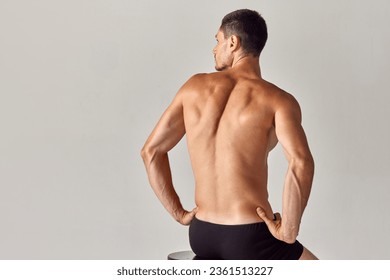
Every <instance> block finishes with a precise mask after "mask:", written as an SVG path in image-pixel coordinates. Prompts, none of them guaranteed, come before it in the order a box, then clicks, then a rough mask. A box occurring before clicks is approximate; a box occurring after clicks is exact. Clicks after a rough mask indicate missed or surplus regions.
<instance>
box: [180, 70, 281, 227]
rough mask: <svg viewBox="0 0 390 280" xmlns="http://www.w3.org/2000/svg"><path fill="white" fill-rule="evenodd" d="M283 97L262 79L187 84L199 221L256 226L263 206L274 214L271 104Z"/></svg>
mask: <svg viewBox="0 0 390 280" xmlns="http://www.w3.org/2000/svg"><path fill="white" fill-rule="evenodd" d="M281 94H282V91H281V90H279V89H277V88H276V87H275V86H273V85H271V84H269V83H267V82H265V81H263V80H261V79H260V78H258V77H253V78H246V77H242V76H241V77H240V76H238V75H235V74H234V72H233V71H224V72H220V73H213V74H202V75H197V76H195V77H193V78H192V79H191V80H190V81H189V86H188V87H187V91H186V93H185V95H184V99H183V113H184V122H185V128H186V134H187V143H188V149H189V153H190V157H191V162H192V167H193V171H194V176H195V182H196V193H195V194H196V198H195V199H196V205H197V206H198V207H199V210H198V214H197V216H198V217H199V218H200V219H204V220H208V221H211V222H216V223H230V224H231V223H241V224H242V223H249V222H255V221H259V219H260V218H259V217H258V215H257V213H256V207H258V206H259V205H260V206H262V207H263V208H264V209H266V211H267V212H270V213H272V209H271V207H270V205H269V203H268V193H267V156H268V152H269V151H270V150H271V149H272V148H273V147H274V146H275V144H276V137H275V131H274V124H273V122H274V113H275V112H274V110H275V108H274V104H273V103H274V101H275V100H277V99H278V96H280V95H281Z"/></svg>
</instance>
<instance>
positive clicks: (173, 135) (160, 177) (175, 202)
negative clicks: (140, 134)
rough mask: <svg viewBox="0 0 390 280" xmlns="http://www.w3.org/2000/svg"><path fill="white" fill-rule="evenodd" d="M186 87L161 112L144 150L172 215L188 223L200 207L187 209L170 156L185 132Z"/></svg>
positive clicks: (151, 179) (151, 177)
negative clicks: (170, 152) (177, 191)
mask: <svg viewBox="0 0 390 280" xmlns="http://www.w3.org/2000/svg"><path fill="white" fill-rule="evenodd" d="M183 93H184V87H183V88H182V89H181V90H180V91H179V92H178V93H177V95H176V96H175V98H174V99H173V101H172V103H171V104H170V105H169V107H168V108H167V109H166V110H165V112H164V113H163V115H162V116H161V118H160V120H159V122H158V123H157V125H156V127H155V128H154V129H153V131H152V133H151V134H150V136H149V138H148V139H147V140H146V143H145V145H144V147H143V148H142V150H141V156H142V158H143V161H144V164H145V168H146V171H147V174H148V178H149V182H150V185H151V186H152V189H153V191H154V192H155V194H156V195H157V197H158V199H159V200H160V201H161V203H162V204H163V206H164V207H165V209H166V210H167V211H168V212H169V214H171V216H172V217H173V218H174V219H175V220H176V221H178V222H179V223H181V224H184V225H188V224H189V223H190V222H191V220H192V218H193V216H194V215H195V212H196V209H194V210H192V211H191V212H188V211H186V210H184V208H183V206H182V204H181V202H180V199H179V196H178V195H177V193H176V191H175V189H174V186H173V183H172V175H171V169H170V165H169V159H168V151H170V150H171V149H172V148H173V147H174V146H175V145H176V144H177V143H178V142H179V141H180V140H181V139H182V137H183V136H184V134H185V126H184V117H183V100H182V99H183Z"/></svg>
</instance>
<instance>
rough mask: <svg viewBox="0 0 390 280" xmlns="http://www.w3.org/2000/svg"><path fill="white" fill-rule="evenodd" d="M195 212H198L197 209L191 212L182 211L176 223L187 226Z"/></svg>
mask: <svg viewBox="0 0 390 280" xmlns="http://www.w3.org/2000/svg"><path fill="white" fill-rule="evenodd" d="M197 211H198V207H195V208H194V209H192V211H191V212H188V211H186V210H184V212H183V214H182V216H181V217H180V219H179V220H178V222H179V223H180V224H182V225H184V226H188V225H189V224H190V223H191V221H192V219H193V218H194V217H195V214H196V212H197Z"/></svg>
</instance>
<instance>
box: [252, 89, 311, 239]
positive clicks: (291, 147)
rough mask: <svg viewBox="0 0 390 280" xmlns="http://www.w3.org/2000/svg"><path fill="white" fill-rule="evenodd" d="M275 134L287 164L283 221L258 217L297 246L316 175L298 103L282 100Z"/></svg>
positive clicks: (282, 237)
mask: <svg viewBox="0 0 390 280" xmlns="http://www.w3.org/2000/svg"><path fill="white" fill-rule="evenodd" d="M275 131H276V135H277V137H278V140H279V142H280V143H281V145H282V147H283V150H284V152H285V155H286V158H287V160H288V170H287V175H286V178H285V184H284V190H283V205H282V218H280V217H279V218H278V219H277V220H276V221H272V220H270V219H269V217H265V214H264V211H262V210H261V209H260V210H258V213H259V215H260V217H261V218H263V220H264V221H265V222H267V224H268V226H269V227H270V231H271V232H272V233H273V234H274V236H275V237H276V238H278V239H280V240H282V241H285V242H287V243H294V242H295V240H296V237H297V236H298V232H299V225H300V223H301V218H302V215H303V211H304V210H305V207H306V205H307V202H308V199H309V195H310V190H311V185H312V182H313V175H314V161H313V157H312V155H311V153H310V150H309V146H308V143H307V140H306V135H305V132H304V130H303V128H302V126H301V111H300V107H299V104H298V102H297V101H296V100H295V99H294V98H293V97H292V96H291V95H287V96H285V97H283V100H281V102H280V104H278V106H277V110H276V112H275Z"/></svg>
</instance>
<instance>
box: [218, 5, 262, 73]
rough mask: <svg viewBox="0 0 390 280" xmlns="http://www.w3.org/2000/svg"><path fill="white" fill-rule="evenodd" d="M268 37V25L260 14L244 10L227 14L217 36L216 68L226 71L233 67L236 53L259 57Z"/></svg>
mask: <svg viewBox="0 0 390 280" xmlns="http://www.w3.org/2000/svg"><path fill="white" fill-rule="evenodd" d="M267 37H268V33H267V25H266V23H265V20H264V19H263V18H262V17H261V15H260V14H259V13H258V12H256V11H251V10H248V9H243V10H237V11H234V12H231V13H229V14H227V15H226V16H225V17H224V18H223V19H222V23H221V27H220V28H219V31H218V34H217V35H216V39H217V42H218V44H217V46H216V47H215V48H214V50H213V52H214V56H215V60H216V66H215V68H216V69H217V70H224V69H226V68H228V67H229V66H231V65H229V63H231V62H232V57H231V55H232V54H233V53H234V52H236V51H241V52H242V53H243V54H245V55H252V56H254V57H259V56H260V53H261V51H262V50H263V48H264V46H265V43H266V41H267Z"/></svg>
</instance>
